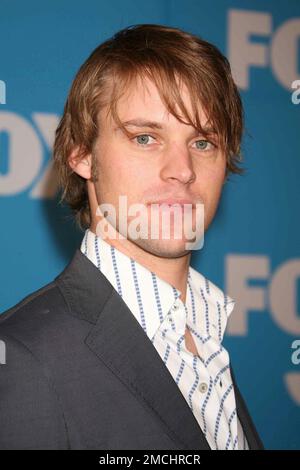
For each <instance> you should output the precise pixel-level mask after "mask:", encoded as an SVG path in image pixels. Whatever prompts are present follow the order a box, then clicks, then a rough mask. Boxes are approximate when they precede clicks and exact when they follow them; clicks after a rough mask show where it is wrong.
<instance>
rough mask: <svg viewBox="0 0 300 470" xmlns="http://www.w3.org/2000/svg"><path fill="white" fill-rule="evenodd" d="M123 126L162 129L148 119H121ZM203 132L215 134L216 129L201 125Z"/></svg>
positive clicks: (157, 123) (161, 126) (159, 125)
mask: <svg viewBox="0 0 300 470" xmlns="http://www.w3.org/2000/svg"><path fill="white" fill-rule="evenodd" d="M121 123H122V125H123V126H124V127H129V126H132V127H149V128H151V129H163V128H164V126H163V125H162V124H160V123H159V122H156V121H148V120H146V119H141V118H137V119H130V120H129V121H123V122H121ZM116 129H120V127H119V126H118V127H116ZM203 130H204V132H207V133H209V134H215V133H216V131H215V130H214V129H213V128H212V127H210V126H203Z"/></svg>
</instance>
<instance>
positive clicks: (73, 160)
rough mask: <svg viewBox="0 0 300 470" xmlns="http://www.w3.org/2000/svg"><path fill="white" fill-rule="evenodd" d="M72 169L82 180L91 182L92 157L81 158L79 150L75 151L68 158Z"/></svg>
mask: <svg viewBox="0 0 300 470" xmlns="http://www.w3.org/2000/svg"><path fill="white" fill-rule="evenodd" d="M68 162H69V165H70V167H71V168H72V170H73V171H75V173H77V174H78V175H79V176H82V178H85V179H87V180H89V179H90V178H91V176H92V155H91V154H87V155H85V156H84V157H82V158H81V159H80V158H79V152H78V148H76V149H74V150H73V151H72V153H71V155H70V156H69V158H68Z"/></svg>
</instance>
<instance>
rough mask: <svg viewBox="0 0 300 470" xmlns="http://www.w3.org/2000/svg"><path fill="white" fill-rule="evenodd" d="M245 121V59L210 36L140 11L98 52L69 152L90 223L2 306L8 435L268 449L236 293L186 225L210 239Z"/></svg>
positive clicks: (72, 124)
mask: <svg viewBox="0 0 300 470" xmlns="http://www.w3.org/2000/svg"><path fill="white" fill-rule="evenodd" d="M242 130H243V111H242V104H241V100H240V96H239V93H238V91H237V88H236V86H235V84H234V82H233V79H232V76H231V72H230V66H229V63H228V61H227V59H226V58H225V57H224V56H223V55H222V54H221V53H220V51H218V49H217V48H216V47H215V46H213V45H212V44H209V43H208V42H206V41H203V40H202V39H200V38H199V37H196V36H194V35H191V34H188V33H186V32H184V31H181V30H179V29H175V28H169V27H164V26H159V25H137V26H134V27H130V28H127V29H125V30H122V31H120V32H119V33H118V34H116V35H115V36H114V37H113V38H111V39H109V40H108V41H106V42H104V43H103V44H101V45H100V46H99V47H98V48H97V49H96V50H95V51H94V52H93V53H92V54H91V56H90V57H89V58H88V60H87V61H86V62H85V63H84V64H83V66H82V67H81V68H80V70H79V72H78V74H77V76H76V77H75V80H74V82H73V85H72V87H71V90H70V93H69V96H68V99H67V102H66V105H65V109H64V114H63V117H62V119H61V122H60V124H59V126H58V128H57V131H56V138H55V143H54V162H55V169H56V171H57V173H58V176H59V178H60V182H61V186H62V188H63V194H62V200H66V201H67V202H68V203H69V205H70V207H71V208H72V209H73V211H74V214H75V216H76V219H77V221H78V223H79V225H80V226H81V227H82V228H84V229H85V234H84V237H83V240H82V244H81V246H80V249H77V251H76V253H75V255H74V257H73V259H72V260H71V262H70V264H69V265H68V266H67V267H66V268H65V270H64V271H63V272H62V273H60V274H59V275H58V276H57V277H56V278H55V280H54V281H53V282H51V283H50V284H48V285H46V286H44V287H43V288H41V289H40V290H38V291H37V292H34V293H33V294H31V295H30V296H28V297H27V298H25V299H24V300H23V301H22V302H21V303H19V304H18V305H17V306H15V307H13V308H12V309H10V310H8V311H7V312H5V313H4V314H3V315H2V316H1V317H0V318H1V320H0V325H1V328H0V335H1V339H2V340H3V341H5V344H6V347H7V364H6V365H5V366H3V367H1V378H0V393H1V397H0V398H1V399H0V418H1V423H2V424H1V431H0V447H1V448H6V449H8V448H26V449H29V448H35V449H41V448H50V449H173V450H175V449H195V450H201V449H234V450H237V449H249V448H250V449H262V448H263V446H262V443H261V440H260V438H259V436H258V434H257V432H256V430H255V427H254V424H253V422H252V420H251V418H250V416H249V413H248V411H247V408H246V405H245V403H244V401H243V398H242V396H241V394H240V392H239V390H238V387H237V385H236V382H235V380H234V376H233V371H232V368H231V365H230V360H229V355H228V352H227V351H226V350H225V349H224V347H223V346H222V344H221V342H222V338H223V335H224V330H225V328H226V322H227V318H228V316H229V315H230V313H231V312H232V309H233V306H234V301H233V299H231V298H230V297H228V296H226V295H225V294H224V293H223V292H222V291H221V290H220V289H219V288H218V287H217V286H215V285H214V284H213V283H212V282H210V281H208V280H207V279H206V278H205V277H204V276H203V275H202V274H200V273H198V272H197V271H196V270H194V269H193V268H192V267H191V266H190V257H191V251H192V249H193V246H196V245H197V244H196V245H188V244H187V242H188V240H190V239H189V237H188V236H187V233H186V232H185V231H184V230H183V228H185V227H187V226H188V225H189V229H190V232H188V234H189V233H192V232H193V230H194V232H193V233H194V235H195V237H194V238H192V240H195V238H196V240H197V241H199V239H200V238H201V237H202V240H203V231H205V230H207V228H208V226H209V225H210V223H211V221H212V219H213V217H214V214H215V212H216V209H217V206H218V202H219V199H220V196H221V191H222V187H223V184H224V182H225V180H226V177H227V175H228V173H229V172H235V173H238V172H241V170H240V168H239V167H238V165H237V164H238V160H239V158H240V142H241V137H242ZM121 196H122V197H125V200H126V204H127V207H128V208H129V210H128V213H127V214H126V216H128V217H127V219H125V222H124V218H123V216H124V215H125V214H124V210H123V205H122V204H123V200H122V199H121V198H120V197H121ZM137 203H139V204H141V205H142V207H144V208H145V210H144V213H143V217H144V218H143V219H139V221H140V222H141V220H142V222H141V224H140V230H141V228H142V230H141V231H140V232H139V231H138V230H136V231H134V230H133V223H134V221H135V218H134V212H133V211H130V208H133V207H134V204H137ZM185 206H188V207H189V208H190V212H189V215H190V218H189V219H184V217H185V216H186V214H185V212H184V208H185ZM199 207H200V208H201V207H202V208H204V211H203V212H202V215H203V217H202V219H201V218H200V219H201V220H200V224H198V222H199V220H198V219H199V217H198V216H199V214H200V215H201V211H200V212H198V208H199ZM110 208H113V209H115V212H113V211H110V210H109V209H110ZM105 212H106V213H105ZM166 214H167V215H168V216H169V219H168V221H169V222H168V223H169V228H171V229H173V231H172V235H170V236H165V232H166V230H165V228H166V225H167V223H166V220H167V218H166V217H165V215H166ZM114 216H115V217H114ZM178 216H179V218H178ZM176 217H177V218H176ZM186 220H189V224H188V223H187V222H186ZM179 221H180V222H182V221H183V225H182V226H181V228H182V230H181V232H180V233H181V236H180V237H175V236H174V229H175V228H177V227H178V225H179ZM201 222H202V223H201ZM143 223H144V224H143ZM130 227H131V230H130ZM201 227H202V228H201ZM150 228H151V230H152V229H153V228H154V229H156V230H158V232H156V236H153V235H152V234H153V232H152V231H151V230H150ZM183 232H184V233H183ZM170 233H171V230H170V232H168V234H170ZM145 235H146V236H145ZM197 246H198V247H199V244H198V245H197Z"/></svg>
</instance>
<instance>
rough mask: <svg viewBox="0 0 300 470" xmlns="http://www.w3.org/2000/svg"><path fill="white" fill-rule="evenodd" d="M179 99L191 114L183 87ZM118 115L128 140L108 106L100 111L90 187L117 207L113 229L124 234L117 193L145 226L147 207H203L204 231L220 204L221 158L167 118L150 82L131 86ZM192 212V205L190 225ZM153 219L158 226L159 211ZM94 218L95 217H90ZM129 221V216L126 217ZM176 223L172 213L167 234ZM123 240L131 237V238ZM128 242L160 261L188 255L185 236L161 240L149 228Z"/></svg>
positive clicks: (223, 162)
mask: <svg viewBox="0 0 300 470" xmlns="http://www.w3.org/2000/svg"><path fill="white" fill-rule="evenodd" d="M145 85H146V86H145ZM181 96H182V99H183V101H184V104H185V106H186V108H187V109H188V111H189V112H190V113H191V105H190V101H189V100H190V98H189V94H188V92H187V90H186V89H185V88H182V92H181ZM117 112H118V115H119V118H120V120H121V121H122V122H128V121H135V122H132V123H128V125H127V129H128V131H130V133H131V136H130V137H128V136H127V135H126V134H125V133H124V132H123V131H122V130H121V129H120V128H118V127H117V124H116V122H115V121H114V120H113V119H112V117H111V115H110V114H109V115H108V116H107V108H104V109H102V110H101V111H100V113H99V129H100V132H99V136H98V139H97V141H96V145H95V155H96V160H97V166H98V181H96V182H95V183H92V184H94V190H95V191H94V193H95V194H96V196H97V204H104V203H105V204H107V203H108V204H111V205H113V207H114V208H115V210H116V215H117V219H116V226H115V228H116V229H117V231H120V232H121V233H122V229H120V226H119V216H118V215H119V196H120V195H123V196H127V207H128V208H129V207H130V205H131V204H136V203H142V204H145V206H146V207H147V214H148V222H149V227H150V224H151V220H152V222H154V218H153V215H152V214H153V213H151V212H150V210H151V206H150V205H149V204H150V203H153V202H157V201H164V200H168V201H170V200H172V199H175V200H185V201H188V202H190V203H193V204H196V203H202V204H204V230H206V229H207V227H208V226H209V224H210V222H211V221H212V219H213V217H214V214H215V211H216V209H217V206H218V201H219V198H220V194H221V190H222V186H223V182H224V177H225V169H226V160H225V155H224V154H222V153H221V151H220V150H219V148H217V147H215V146H214V145H213V144H212V143H211V142H209V141H208V140H205V138H204V136H201V135H199V133H198V132H197V131H196V130H195V128H194V127H192V126H190V125H187V124H183V123H182V122H180V121H179V120H178V119H177V118H176V117H175V116H173V115H172V114H170V113H169V112H168V111H167V110H166V108H165V106H164V104H163V102H162V101H161V98H160V96H159V92H158V90H157V88H156V86H155V85H154V84H153V83H152V82H151V81H150V80H148V81H146V82H144V84H142V82H141V81H140V80H139V81H138V82H137V83H135V84H134V85H133V86H132V87H131V88H130V89H129V90H128V91H127V93H126V95H124V96H122V98H120V100H119V102H118V106H117ZM200 116H201V124H202V125H205V124H206V123H207V119H206V116H205V114H204V113H203V112H201V114H200ZM150 123H156V124H157V125H151V124H150ZM215 139H216V137H215ZM212 141H213V138H212ZM214 141H215V143H216V144H217V142H216V140H214ZM89 184H91V182H89ZM195 214H196V211H195V207H194V208H193V224H194V222H195ZM156 215H158V217H159V221H160V224H161V223H162V209H161V208H160V209H158V212H157V214H156ZM173 215H174V214H173ZM92 217H93V219H94V214H92ZM94 220H95V219H94ZM130 220H132V218H131V217H128V221H130ZM155 220H157V219H155ZM174 220H175V219H174V217H173V216H172V213H170V222H171V227H170V228H171V230H172V229H173V228H174V227H173V225H174V223H175V222H174ZM193 227H194V228H195V225H193ZM171 233H172V232H171ZM127 238H128V239H130V235H128V236H127ZM131 241H133V242H134V243H135V244H137V245H138V246H140V247H141V248H142V249H144V250H146V251H148V252H150V253H152V254H155V255H157V256H161V257H179V256H183V255H185V254H186V253H187V252H188V251H187V250H186V248H185V246H186V241H187V240H186V239H185V237H184V236H183V237H181V239H175V237H171V238H170V239H164V237H162V235H161V231H160V232H159V237H158V239H157V238H151V233H150V229H149V232H148V237H147V238H138V239H135V240H132V239H131Z"/></svg>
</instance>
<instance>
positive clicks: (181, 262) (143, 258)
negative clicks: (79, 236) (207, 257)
mask: <svg viewBox="0 0 300 470" xmlns="http://www.w3.org/2000/svg"><path fill="white" fill-rule="evenodd" d="M89 230H91V231H92V232H93V233H94V234H95V235H96V234H97V232H96V229H95V227H94V226H93V224H92V225H91V227H89ZM105 241H106V242H107V243H109V244H110V245H112V246H114V247H115V248H116V249H117V250H119V251H121V252H122V253H124V254H125V255H127V256H129V257H131V258H133V259H134V260H135V261H137V262H138V263H140V264H141V265H143V266H145V267H146V268H147V269H149V270H150V271H152V272H154V273H155V274H156V275H157V276H158V277H160V278H161V279H163V280H164V281H166V282H168V283H169V284H171V285H172V286H174V287H175V288H176V289H178V290H180V291H181V295H180V298H181V300H182V301H183V302H185V299H186V285H187V276H188V269H189V264H190V253H188V254H186V255H184V256H180V257H178V258H165V257H160V256H157V255H154V254H152V253H150V252H149V251H146V250H144V249H143V248H141V247H140V246H138V245H137V244H136V243H134V242H132V241H131V240H129V239H127V238H123V239H120V238H119V237H115V238H109V237H107V236H106V237H105Z"/></svg>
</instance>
